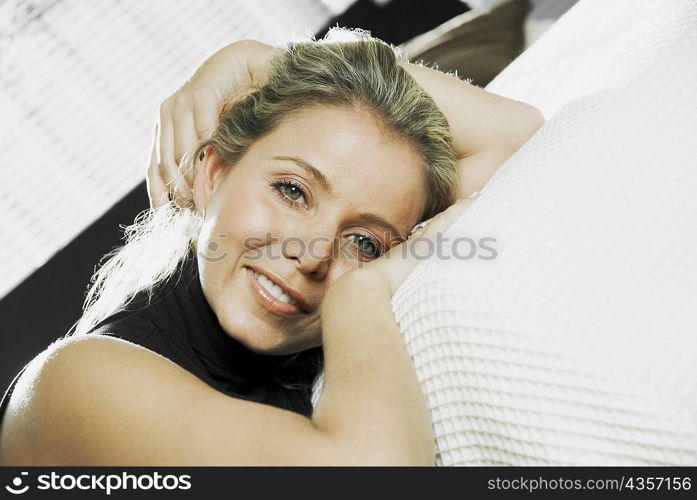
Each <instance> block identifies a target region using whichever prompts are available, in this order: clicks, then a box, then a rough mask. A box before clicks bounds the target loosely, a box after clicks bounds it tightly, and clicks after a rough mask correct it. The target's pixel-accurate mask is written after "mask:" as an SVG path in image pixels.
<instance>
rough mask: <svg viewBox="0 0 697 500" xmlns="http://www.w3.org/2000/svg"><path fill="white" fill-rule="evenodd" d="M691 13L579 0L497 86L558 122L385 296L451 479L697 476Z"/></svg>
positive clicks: (695, 69)
mask: <svg viewBox="0 0 697 500" xmlns="http://www.w3.org/2000/svg"><path fill="white" fill-rule="evenodd" d="M695 26H697V4H695V3H694V2H693V1H691V0H676V1H671V2H655V1H653V0H640V1H637V0H615V1H613V2H603V1H600V0H597V1H592V0H582V1H581V2H580V3H579V4H577V5H576V6H575V7H574V8H572V9H571V10H570V11H569V12H568V13H567V14H566V15H565V16H563V17H562V18H561V19H560V20H559V21H558V23H557V24H555V25H554V26H553V27H552V28H551V29H550V31H548V32H547V33H546V34H545V35H543V37H542V38H541V39H540V40H538V41H537V42H536V43H535V44H534V45H533V46H532V47H531V48H530V49H528V51H526V52H525V53H524V54H523V55H521V56H520V57H519V58H518V59H517V60H516V61H515V62H514V63H513V64H512V65H511V66H509V67H508V68H507V69H506V70H505V71H504V72H503V73H502V74H501V75H500V76H499V77H497V79H496V80H494V82H492V84H491V85H490V86H489V87H488V88H489V90H492V91H494V92H497V93H501V94H503V95H507V96H509V97H513V98H515V99H520V100H522V101H525V102H529V103H531V104H533V105H535V106H537V107H538V108H539V109H541V110H542V111H543V112H544V113H545V115H546V117H547V120H548V122H547V123H546V124H545V126H544V127H543V128H542V129H541V130H540V131H539V132H538V133H537V134H536V135H535V136H534V137H533V138H532V139H531V140H530V141H528V143H527V144H526V145H525V146H524V147H523V148H522V149H521V150H520V151H519V152H518V153H517V154H516V155H514V156H513V157H512V158H511V159H510V160H509V161H508V162H507V163H506V164H505V165H504V166H503V167H502V168H501V169H500V171H499V172H498V173H497V174H496V176H495V177H494V178H493V179H492V180H491V181H490V182H489V184H488V185H487V187H486V189H485V191H484V193H483V194H482V195H481V197H480V198H479V199H478V200H477V201H476V202H475V203H474V204H473V206H472V207H471V209H470V210H469V211H468V212H467V213H465V214H464V215H463V216H462V217H461V218H460V220H459V221H458V222H457V223H456V224H454V225H453V226H452V227H451V228H450V229H449V230H448V231H447V232H446V234H445V236H446V237H449V238H450V239H451V240H452V239H455V238H457V237H469V238H472V239H474V240H476V239H479V238H482V237H493V238H496V243H495V244H494V245H493V246H495V248H496V250H497V253H498V256H497V258H496V259H494V260H482V259H477V258H474V259H470V260H453V259H451V260H438V259H437V258H433V259H429V260H426V261H424V262H423V263H421V264H420V265H419V266H418V267H417V269H416V270H415V271H414V272H413V273H412V274H411V275H410V276H409V278H408V279H407V280H406V281H405V283H404V284H403V286H402V287H401V288H400V289H399V290H398V291H397V293H396V294H395V296H394V297H393V300H392V305H393V310H394V313H395V316H396V318H397V320H398V322H399V324H400V327H401V329H402V332H403V334H404V338H405V341H406V343H407V347H408V349H409V352H410V353H411V355H412V358H413V361H414V364H415V367H416V371H417V374H418V377H419V380H420V381H421V383H422V387H423V389H424V392H425V394H426V397H427V400H428V404H429V408H430V411H431V416H432V420H433V424H434V429H435V434H436V441H437V449H438V457H437V458H438V463H439V464H441V465H465V464H487V465H498V464H511V465H559V464H566V465H571V464H587V465H591V464H597V465H610V464H626V465H629V464H689V465H697V306H696V305H697V89H696V87H695V81H697V29H695Z"/></svg>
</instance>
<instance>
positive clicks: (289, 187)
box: [271, 180, 307, 206]
mask: <svg viewBox="0 0 697 500" xmlns="http://www.w3.org/2000/svg"><path fill="white" fill-rule="evenodd" d="M271 186H272V187H273V188H274V189H275V190H276V193H277V194H278V196H280V197H281V200H283V201H284V202H286V203H289V204H290V205H292V206H297V205H304V204H306V203H307V197H306V196H305V190H304V189H303V188H302V187H301V186H300V184H298V183H297V182H293V181H290V180H287V181H278V182H274V183H273V184H271Z"/></svg>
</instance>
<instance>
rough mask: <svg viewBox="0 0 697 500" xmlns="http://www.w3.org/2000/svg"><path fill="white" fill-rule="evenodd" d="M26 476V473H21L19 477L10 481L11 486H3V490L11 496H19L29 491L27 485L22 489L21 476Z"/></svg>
mask: <svg viewBox="0 0 697 500" xmlns="http://www.w3.org/2000/svg"><path fill="white" fill-rule="evenodd" d="M28 475H29V473H28V472H21V473H20V475H19V476H17V477H15V478H14V479H13V480H12V486H5V489H6V490H7V491H9V492H10V493H12V494H13V495H21V494H22V493H26V492H27V490H28V489H29V485H28V484H27V485H25V486H24V487H22V479H23V478H22V476H28Z"/></svg>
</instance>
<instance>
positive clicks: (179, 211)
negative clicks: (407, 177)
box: [69, 28, 459, 334]
mask: <svg viewBox="0 0 697 500" xmlns="http://www.w3.org/2000/svg"><path fill="white" fill-rule="evenodd" d="M347 36H348V37H351V38H352V40H351V41H339V42H337V41H333V40H335V39H336V38H342V40H343V39H345V38H346V37H347ZM402 62H406V59H405V58H404V56H403V55H402V54H401V53H400V52H399V51H398V50H397V49H395V48H394V47H391V46H390V45H388V44H386V43H384V42H382V41H380V40H378V39H375V38H372V37H370V36H369V35H368V34H367V33H365V32H362V31H360V30H354V31H350V30H346V29H341V28H334V29H332V30H331V31H330V32H329V34H328V35H327V37H325V39H323V40H320V41H314V40H313V41H309V42H296V43H291V44H289V46H288V48H287V50H285V51H282V52H279V54H278V55H276V56H275V57H274V58H273V59H272V61H271V69H270V72H269V75H268V80H267V81H266V82H265V83H264V84H263V85H261V86H257V87H254V88H250V89H249V91H248V92H247V93H246V94H245V95H244V96H242V97H240V98H238V99H236V100H235V101H233V102H230V103H228V104H226V105H225V106H224V107H223V110H222V111H221V114H220V117H219V123H218V126H217V128H216V129H215V131H214V132H213V134H212V136H211V138H210V139H207V140H205V141H202V142H201V143H199V144H198V145H197V147H196V148H195V150H194V151H193V153H192V154H191V155H188V156H187V158H186V159H185V165H184V172H185V173H184V177H185V179H186V180H187V182H188V183H189V184H190V185H193V172H194V166H195V163H196V161H199V155H200V154H201V153H202V152H203V151H204V150H205V149H206V148H208V147H211V148H213V150H214V152H215V155H216V157H217V158H218V159H219V161H220V163H221V164H222V165H223V166H224V167H225V168H226V169H227V170H226V172H227V171H229V169H230V168H232V167H233V166H234V165H235V164H236V163H237V162H238V161H239V160H240V158H241V157H242V155H244V153H245V151H246V150H247V149H248V148H249V146H250V145H251V144H252V143H253V142H254V141H255V140H257V139H259V138H260V137H261V136H263V135H264V134H266V133H268V132H270V131H271V130H273V129H274V128H275V127H276V126H278V125H279V124H280V123H281V122H282V121H283V120H284V119H285V118H287V117H288V116H290V115H291V114H292V113H295V112H298V111H302V110H307V109H309V108H312V107H317V106H338V107H345V108H359V109H365V110H367V111H369V112H371V113H372V114H373V115H374V116H375V117H376V118H377V119H378V121H379V122H380V123H382V124H383V125H384V127H385V130H386V131H388V132H391V133H393V134H396V135H397V136H398V137H399V138H401V139H403V140H405V141H406V142H407V143H408V144H410V145H411V146H412V148H414V150H415V151H416V152H417V153H418V154H419V155H420V157H421V158H422V164H423V169H424V179H425V183H426V203H425V205H424V210H423V213H422V214H421V219H420V220H425V219H428V218H430V217H432V216H433V215H435V214H437V213H438V212H441V211H442V210H444V209H445V208H447V207H448V206H449V205H451V204H452V203H454V201H455V199H456V197H457V192H458V187H459V184H458V176H457V169H456V158H455V154H454V151H453V143H452V137H451V134H450V130H449V127H448V123H447V121H446V119H445V117H444V116H443V114H442V113H441V112H440V110H439V109H438V107H437V106H436V104H435V102H434V101H433V100H432V99H431V98H430V97H429V96H428V94H426V93H425V92H424V91H423V90H422V89H421V87H419V85H418V84H417V83H416V81H415V80H414V79H413V78H412V77H411V76H410V75H409V74H408V73H407V72H406V71H405V69H404V68H403V67H402V66H401V64H400V63H402ZM201 223H202V218H201V216H200V215H199V214H198V213H197V212H196V211H195V210H194V203H193V199H191V198H188V199H184V200H179V202H178V204H177V203H176V202H174V201H172V202H170V203H168V204H165V205H164V206H161V207H158V208H157V209H150V210H148V211H145V212H143V213H142V214H141V215H139V217H138V218H137V219H136V221H135V222H134V224H133V225H131V226H129V227H127V228H126V229H125V239H126V243H125V245H124V246H122V247H119V248H117V249H115V250H113V251H112V252H110V253H109V254H107V255H106V256H105V257H104V258H103V260H104V259H106V262H105V263H104V264H103V265H102V266H101V267H100V268H99V270H98V271H97V272H96V273H95V275H94V276H93V278H92V286H91V287H90V289H89V292H88V294H87V298H86V300H85V305H84V314H83V315H82V317H81V318H80V319H79V320H78V321H77V323H76V324H75V325H73V327H74V334H82V333H87V332H89V331H90V330H91V329H92V328H93V327H94V326H96V325H97V324H98V323H99V322H100V321H102V320H103V319H105V318H107V317H108V316H109V315H111V314H113V313H114V312H116V311H117V310H118V309H119V308H121V307H123V306H124V305H126V304H127V303H128V301H129V300H130V299H132V298H133V296H134V295H135V294H136V293H138V292H141V291H144V290H146V291H147V292H148V293H149V294H151V293H152V291H153V289H154V288H155V286H156V285H157V284H159V283H161V282H163V281H165V280H167V279H168V278H169V277H170V276H172V275H173V274H174V273H175V271H176V269H177V266H178V265H180V263H181V262H182V260H183V258H184V257H185V256H186V254H187V253H188V252H189V251H190V250H192V249H194V248H195V245H196V240H197V237H198V234H199V232H200V228H201ZM71 330H72V328H71ZM69 334H70V333H69Z"/></svg>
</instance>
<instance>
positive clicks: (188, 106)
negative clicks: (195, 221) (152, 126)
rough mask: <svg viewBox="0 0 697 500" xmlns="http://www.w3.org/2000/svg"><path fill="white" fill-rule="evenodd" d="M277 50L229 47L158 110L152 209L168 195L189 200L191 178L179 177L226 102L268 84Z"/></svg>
mask: <svg viewBox="0 0 697 500" xmlns="http://www.w3.org/2000/svg"><path fill="white" fill-rule="evenodd" d="M274 50H276V49H275V48H274V47H272V46H270V45H266V44H264V43H261V42H257V41H254V40H242V41H239V42H235V43H233V44H231V45H228V46H226V47H224V48H222V49H220V50H219V51H218V52H216V53H215V54H213V55H212V56H211V57H209V58H208V59H207V60H206V61H204V63H203V64H202V65H201V66H200V67H199V68H198V69H197V70H196V72H195V73H194V74H193V76H192V77H191V78H190V79H189V80H188V81H187V82H186V83H185V84H184V85H183V86H182V87H181V88H180V89H179V90H177V91H176V92H175V93H174V94H172V95H171V96H170V97H168V98H167V99H165V100H164V102H163V103H162V104H161V105H160V109H159V120H158V124H157V126H156V131H155V139H154V141H153V147H152V153H151V156H150V164H149V166H148V169H147V176H146V178H147V185H148V196H149V197H150V205H151V206H153V207H158V206H160V205H162V204H164V203H166V202H167V201H168V199H169V196H170V195H172V196H174V197H180V196H184V197H190V196H191V183H192V181H193V175H192V174H193V172H180V165H182V163H183V162H182V160H183V159H184V157H185V155H186V154H187V153H188V152H190V151H191V150H192V149H193V148H194V147H195V146H196V144H197V143H198V142H199V141H201V140H204V139H207V138H209V137H210V136H211V134H212V133H213V130H214V129H215V127H216V125H217V123H218V115H219V113H220V110H221V108H222V107H223V103H224V102H225V101H226V100H227V99H229V98H231V97H233V96H234V95H235V94H236V93H238V92H239V93H242V92H244V91H245V90H246V89H248V88H249V87H250V86H252V85H261V84H263V83H264V81H265V78H266V75H267V73H268V66H269V61H270V59H271V56H272V55H273V52H274ZM182 179H183V180H184V182H180V180H182Z"/></svg>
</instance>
